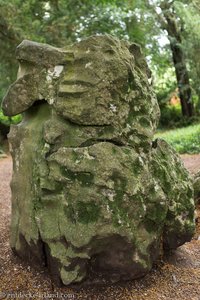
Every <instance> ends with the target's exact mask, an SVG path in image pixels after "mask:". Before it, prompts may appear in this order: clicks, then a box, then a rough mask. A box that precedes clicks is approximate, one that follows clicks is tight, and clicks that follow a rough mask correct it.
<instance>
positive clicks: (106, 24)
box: [0, 0, 200, 153]
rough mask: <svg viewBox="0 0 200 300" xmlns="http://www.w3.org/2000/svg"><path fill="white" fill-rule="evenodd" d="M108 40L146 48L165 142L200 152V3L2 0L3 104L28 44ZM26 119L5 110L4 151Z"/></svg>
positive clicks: (0, 128) (0, 133)
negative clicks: (18, 53)
mask: <svg viewBox="0 0 200 300" xmlns="http://www.w3.org/2000/svg"><path fill="white" fill-rule="evenodd" d="M105 33H107V34H112V35H114V36H117V37H119V38H121V39H126V40H129V41H130V42H131V41H133V42H136V43H138V44H140V45H141V47H142V49H143V52H144V54H145V56H146V59H147V61H148V64H149V66H150V69H151V71H152V84H153V85H154V89H155V91H156V94H157V99H158V102H159V106H160V109H161V119H160V125H159V128H160V133H158V135H161V136H163V135H164V136H163V137H164V138H165V137H166V139H167V140H168V141H169V142H171V143H172V144H173V145H174V146H175V148H176V149H177V150H178V151H179V152H180V153H185V152H188V153H198V152H200V149H199V148H200V122H199V120H200V84H199V83H200V2H199V0H179V1H173V0H49V1H46V0H9V1H7V0H0V42H1V47H0V102H1V101H2V98H3V96H4V94H5V92H6V90H7V89H8V86H9V85H10V84H11V83H12V82H13V81H15V80H16V74H17V68H18V64H17V61H16V59H15V49H16V46H17V45H18V44H19V43H20V42H21V41H22V40H23V39H30V40H34V41H37V42H42V43H48V44H51V45H54V46H57V47H62V46H65V45H66V44H70V43H73V42H75V41H79V40H80V39H82V38H84V37H87V36H89V35H92V34H105ZM20 118H21V116H17V117H14V118H7V117H5V116H4V115H3V113H2V111H1V110H0V143H1V141H2V140H3V138H5V137H6V134H7V132H8V130H9V126H10V124H11V123H16V122H18V121H19V120H20ZM179 127H180V128H181V127H182V128H181V129H178V130H177V128H179ZM171 128H176V130H170V131H168V130H169V129H171ZM163 131H164V133H163ZM166 131H167V135H166ZM0 147H1V145H0Z"/></svg>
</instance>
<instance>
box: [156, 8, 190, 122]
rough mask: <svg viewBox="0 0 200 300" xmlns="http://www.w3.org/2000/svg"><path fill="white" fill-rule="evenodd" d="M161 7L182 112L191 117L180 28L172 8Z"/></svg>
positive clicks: (187, 77) (187, 76)
mask: <svg viewBox="0 0 200 300" xmlns="http://www.w3.org/2000/svg"><path fill="white" fill-rule="evenodd" d="M162 4H164V3H162ZM165 4H166V3H165ZM161 9H162V12H163V16H164V19H165V21H166V22H165V24H166V27H165V29H166V30H167V33H168V37H169V41H170V47H171V51H172V57H173V62H174V67H175V71H176V79H177V84H178V90H179V97H180V100H181V108H182V114H183V116H185V117H191V116H192V115H193V112H194V110H193V103H192V98H191V87H190V81H189V75H188V70H187V66H186V61H185V57H184V53H183V49H182V44H181V43H182V40H181V29H180V28H179V26H178V22H177V20H176V15H175V13H174V12H173V11H172V9H169V7H166V5H165V6H164V5H163V6H161Z"/></svg>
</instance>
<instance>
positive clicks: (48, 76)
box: [3, 36, 194, 285]
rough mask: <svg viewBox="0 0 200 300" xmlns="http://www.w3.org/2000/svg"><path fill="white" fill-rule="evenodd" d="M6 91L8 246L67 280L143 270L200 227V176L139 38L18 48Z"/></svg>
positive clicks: (97, 38) (122, 275)
mask: <svg viewBox="0 0 200 300" xmlns="http://www.w3.org/2000/svg"><path fill="white" fill-rule="evenodd" d="M17 59H18V60H19V63H20V68H19V73H18V79H17V81H16V82H15V83H14V84H13V85H12V86H11V87H10V89H9V90H8V92H7V95H6V96H5V98H4V101H3V110H4V113H5V114H6V115H9V116H12V115H16V114H19V113H23V120H22V122H21V123H20V124H18V125H15V126H12V128H11V131H10V134H9V140H10V144H11V151H12V156H13V165H14V172H13V179H12V184H11V187H12V224H11V247H12V248H13V250H14V251H15V252H16V253H17V254H18V255H20V256H21V257H23V258H25V259H29V260H34V261H35V260H37V261H39V262H40V263H43V264H45V265H47V266H48V268H49V269H50V270H51V272H52V274H53V275H54V277H55V278H56V279H57V280H58V281H59V282H62V283H64V284H65V285H68V284H71V283H77V282H80V281H82V280H83V279H87V278H88V276H89V274H94V273H95V274H96V273H97V274H103V276H104V277H107V278H108V279H110V280H111V281H117V280H121V279H132V278H137V277H140V276H143V275H145V274H146V273H147V272H148V271H149V270H150V269H151V268H152V264H153V263H154V262H155V261H156V260H157V259H158V258H159V255H160V253H161V252H162V251H163V249H164V251H165V250H168V249H175V248H177V247H178V246H180V245H182V244H183V243H185V242H187V241H190V239H191V238H192V235H193V232H194V200H193V189H192V181H191V178H190V177H189V174H188V172H187V171H186V169H185V168H184V167H183V164H182V162H181V160H180V158H179V157H178V155H177V154H176V153H175V151H174V150H173V149H172V148H171V147H170V146H169V145H168V144H167V143H166V142H164V141H162V140H156V141H153V136H154V133H155V129H156V127H157V123H158V119H159V107H158V104H157V101H156V98H155V95H154V93H153V91H152V87H151V86H150V85H149V83H148V77H149V76H150V71H149V69H148V67H147V64H146V62H145V59H144V57H143V55H142V53H141V51H140V48H139V47H138V46H137V45H136V44H132V45H130V44H129V43H127V42H123V41H119V40H117V39H116V38H113V37H111V36H94V37H90V38H88V39H85V40H83V41H81V42H79V43H76V44H74V45H72V46H68V47H66V48H62V49H58V48H54V47H51V46H48V45H43V44H38V43H34V42H30V41H24V42H22V43H21V44H20V45H19V46H18V48H17Z"/></svg>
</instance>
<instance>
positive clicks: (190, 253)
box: [0, 155, 200, 300]
mask: <svg viewBox="0 0 200 300" xmlns="http://www.w3.org/2000/svg"><path fill="white" fill-rule="evenodd" d="M182 158H183V161H184V164H185V166H186V167H187V168H188V169H189V170H190V172H192V173H195V172H196V171H197V170H199V169H200V155H194V156H191V155H184V156H182ZM11 169H12V161H11V158H10V157H8V158H4V159H0V299H36V300H39V299H88V300H95V299H98V300H118V299H120V300H129V299H131V300H163V299H165V300H172V299H173V300H174V299H175V300H200V239H198V238H199V236H200V207H199V209H198V210H197V212H198V215H197V216H198V219H197V221H199V222H198V224H197V225H198V226H197V233H196V235H195V238H194V239H193V240H192V241H191V242H190V243H187V244H185V245H184V246H182V247H180V248H179V249H178V250H177V251H176V252H174V253H171V254H170V256H169V257H165V259H164V261H162V262H161V263H160V264H159V265H157V266H155V267H154V268H153V270H152V271H151V272H150V273H149V274H148V275H147V276H146V277H144V278H142V279H140V280H134V281H131V282H126V283H120V284H116V285H109V286H101V287H100V286H99V287H95V286H93V287H89V288H86V287H85V288H82V289H79V290H78V289H74V288H73V289H72V288H66V287H64V288H57V287H56V286H54V284H53V283H52V282H51V279H50V278H49V276H48V274H47V272H46V270H43V269H41V268H40V267H35V268H32V267H30V266H29V265H28V264H26V263H24V262H22V261H21V260H20V259H19V258H17V257H16V256H14V255H13V253H12V251H11V250H10V247H9V222H10V188H9V182H10V179H11Z"/></svg>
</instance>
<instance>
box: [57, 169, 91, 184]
mask: <svg viewBox="0 0 200 300" xmlns="http://www.w3.org/2000/svg"><path fill="white" fill-rule="evenodd" d="M61 172H62V175H63V176H64V177H66V178H68V179H70V180H71V181H75V180H78V181H79V182H80V184H81V185H82V186H91V185H92V184H93V182H94V175H93V174H92V173H89V172H73V171H71V170H69V169H66V168H64V167H62V168H61Z"/></svg>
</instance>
